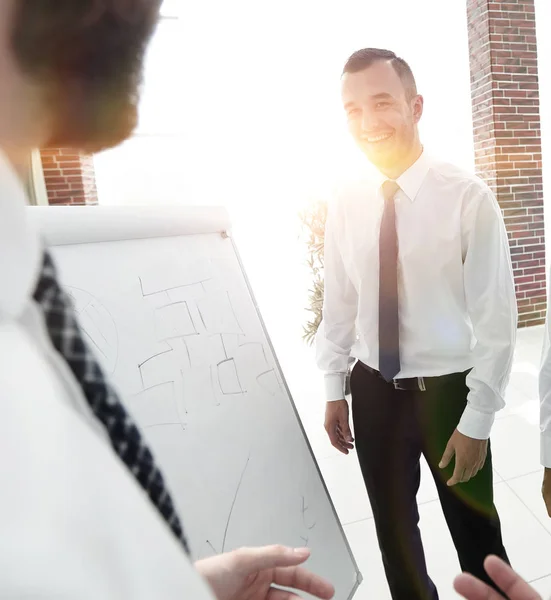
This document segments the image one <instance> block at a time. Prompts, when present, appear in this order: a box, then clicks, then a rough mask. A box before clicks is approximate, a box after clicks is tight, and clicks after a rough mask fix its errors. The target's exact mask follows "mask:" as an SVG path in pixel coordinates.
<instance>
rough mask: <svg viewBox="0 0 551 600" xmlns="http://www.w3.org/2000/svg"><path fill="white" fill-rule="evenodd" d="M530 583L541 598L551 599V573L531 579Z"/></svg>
mask: <svg viewBox="0 0 551 600" xmlns="http://www.w3.org/2000/svg"><path fill="white" fill-rule="evenodd" d="M530 585H531V586H532V587H533V588H534V589H535V590H536V592H538V593H539V595H540V596H541V597H542V598H543V600H551V575H548V576H547V577H542V578H541V579H538V580H537V581H532V582H531V583H530Z"/></svg>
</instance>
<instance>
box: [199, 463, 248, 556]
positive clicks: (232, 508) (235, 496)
mask: <svg viewBox="0 0 551 600" xmlns="http://www.w3.org/2000/svg"><path fill="white" fill-rule="evenodd" d="M250 460H251V455H250V453H249V456H248V457H247V461H246V462H245V466H244V467H243V470H242V471H241V476H240V477H239V481H238V483H237V487H236V489H235V493H234V495H233V499H232V503H231V506H230V509H229V514H228V517H227V519H226V525H225V527H224V534H223V537H222V545H221V547H220V550H219V551H217V550H216V549H215V547H214V545H213V543H212V542H211V541H210V540H206V543H207V545H208V546H209V547H210V548H211V549H212V550H213V551H214V552H215V554H222V553H224V552H225V551H226V546H227V542H228V532H229V529H230V524H231V520H232V516H233V511H234V509H235V504H236V502H237V499H238V497H239V491H240V490H241V486H242V485H243V479H244V478H245V473H246V471H247V467H248V466H249V462H250Z"/></svg>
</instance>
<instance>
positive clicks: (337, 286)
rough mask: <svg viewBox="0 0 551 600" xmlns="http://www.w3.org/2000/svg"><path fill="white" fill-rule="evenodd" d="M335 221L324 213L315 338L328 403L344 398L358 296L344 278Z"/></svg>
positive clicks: (348, 279)
mask: <svg viewBox="0 0 551 600" xmlns="http://www.w3.org/2000/svg"><path fill="white" fill-rule="evenodd" d="M337 218H338V214H337V212H336V211H335V210H329V211H328V215H327V222H326V229H325V239H324V300H323V319H322V322H321V324H320V327H319V329H318V332H317V335H316V355H317V364H318V367H319V368H320V369H321V370H322V371H324V372H325V388H326V399H327V400H328V401H329V402H331V401H335V400H342V399H344V397H345V394H344V387H345V380H346V373H347V371H348V367H349V365H350V363H351V358H350V349H351V348H352V345H353V344H354V341H355V339H356V315H357V311H358V293H357V291H356V288H355V287H354V285H353V284H352V282H351V281H350V278H349V277H348V274H347V272H346V268H345V265H344V262H343V260H342V255H341V251H340V248H339V244H338V239H337V236H338V223H337Z"/></svg>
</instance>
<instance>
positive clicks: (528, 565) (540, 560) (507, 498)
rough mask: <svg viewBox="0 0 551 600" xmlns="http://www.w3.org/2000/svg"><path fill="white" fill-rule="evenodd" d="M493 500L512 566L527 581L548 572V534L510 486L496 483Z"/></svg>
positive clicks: (550, 562)
mask: <svg viewBox="0 0 551 600" xmlns="http://www.w3.org/2000/svg"><path fill="white" fill-rule="evenodd" d="M495 502H496V506H497V509H498V511H499V515H500V518H501V522H502V528H503V540H504V543H505V546H506V549H507V553H508V554H509V558H510V560H511V564H512V565H513V567H514V568H515V569H516V570H517V571H518V572H519V573H520V574H521V575H522V576H523V577H524V578H525V579H527V580H529V581H531V580H534V579H538V578H540V577H544V576H546V575H548V574H549V573H550V572H551V535H549V532H548V531H547V530H546V529H545V528H544V527H543V525H542V524H541V523H540V522H539V521H538V519H537V518H536V517H535V516H534V514H532V512H531V511H530V510H529V509H528V508H527V507H526V505H525V504H523V502H522V501H521V500H520V498H519V497H518V496H517V495H516V494H515V493H514V492H513V490H512V489H511V488H510V487H509V484H508V483H505V482H504V483H500V484H498V485H497V486H496V496H495Z"/></svg>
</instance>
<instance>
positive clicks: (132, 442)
mask: <svg viewBox="0 0 551 600" xmlns="http://www.w3.org/2000/svg"><path fill="white" fill-rule="evenodd" d="M34 299H35V300H36V302H38V304H39V305H40V306H41V307H42V311H43V313H44V318H45V320H46V325H47V327H48V332H49V334H50V338H51V340H52V343H53V345H54V347H55V348H56V350H57V351H58V352H59V353H60V354H61V356H62V357H63V358H64V359H65V361H66V362H67V363H68V365H69V367H70V368H71V371H72V372H73V375H74V376H75V377H76V379H77V381H78V382H79V384H80V386H81V388H82V391H83V392H84V395H85V397H86V400H87V401H88V404H89V405H90V407H91V409H92V411H93V413H94V415H95V416H96V418H97V419H98V420H99V421H100V422H101V423H102V424H103V425H104V426H105V429H106V430H107V432H108V434H109V438H110V439H111V445H112V446H113V449H114V450H115V452H116V453H117V454H118V456H119V458H120V459H121V460H122V461H123V462H124V464H125V465H126V466H127V467H128V469H130V471H131V472H132V474H133V475H134V477H135V478H136V479H137V480H138V482H139V483H140V485H141V486H142V488H143V489H144V490H145V491H146V492H147V494H148V495H149V498H150V499H151V501H152V502H153V504H154V505H155V506H156V507H157V509H158V511H159V512H160V513H161V515H162V516H163V517H164V519H165V520H166V522H167V523H168V525H169V526H170V528H171V529H172V531H173V532H174V534H175V535H176V537H177V538H178V539H179V540H180V542H181V543H182V545H183V546H184V549H185V551H186V552H187V553H188V554H189V547H188V544H187V540H186V537H185V535H184V532H183V529H182V525H181V524H180V519H179V518H178V515H177V513H176V510H175V508H174V504H173V503H172V498H171V497H170V494H169V492H168V490H167V488H166V487H165V483H164V481H163V476H162V475H161V472H160V471H159V469H158V468H157V466H156V465H155V461H154V459H153V455H152V454H151V452H150V450H149V448H148V447H147V445H146V443H145V441H144V440H143V439H142V436H141V434H140V432H139V430H138V428H137V427H136V425H135V424H134V422H133V421H132V418H131V417H130V415H129V414H128V412H127V411H126V409H125V408H124V406H123V405H122V403H121V401H120V400H119V398H118V396H117V393H116V392H115V390H114V389H113V388H112V387H111V386H110V385H109V383H108V382H107V380H106V378H105V376H104V374H103V371H102V369H101V367H100V365H99V364H98V362H97V361H96V359H95V357H94V355H93V354H92V352H90V350H89V349H88V347H87V346H86V344H85V342H84V338H83V336H82V333H81V331H80V328H79V325H78V323H77V320H76V317H75V314H74V310H73V306H72V303H71V301H70V300H69V298H68V297H67V295H66V294H65V293H64V292H63V290H62V289H61V287H60V286H59V284H58V282H57V277H56V270H55V267H54V264H53V261H52V259H51V257H50V256H49V254H48V253H47V252H45V253H44V260H43V264H42V272H41V275H40V280H39V282H38V285H37V287H36V290H35V293H34Z"/></svg>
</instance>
